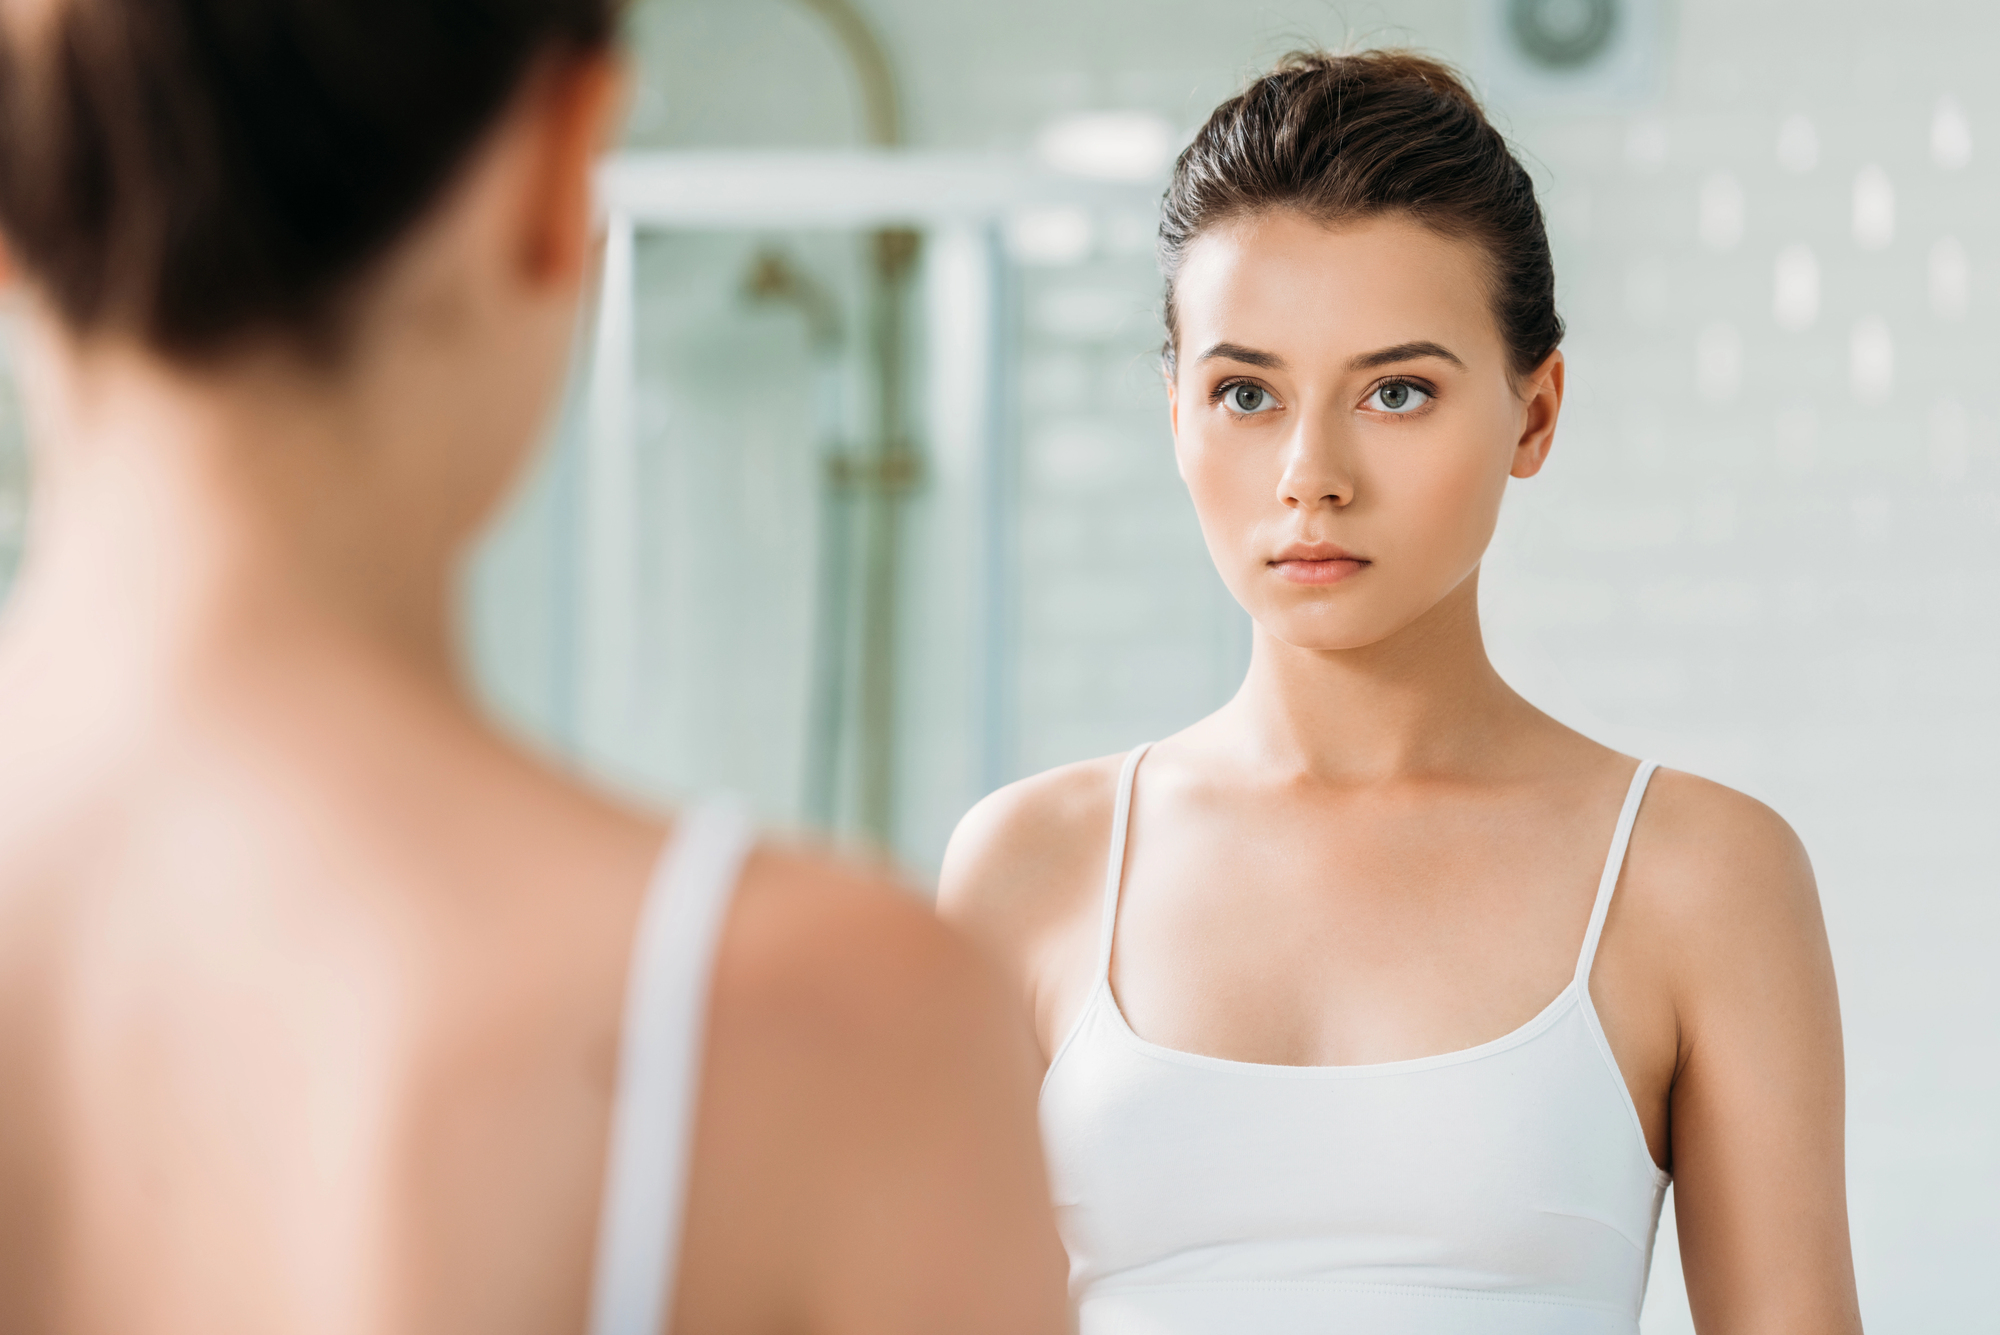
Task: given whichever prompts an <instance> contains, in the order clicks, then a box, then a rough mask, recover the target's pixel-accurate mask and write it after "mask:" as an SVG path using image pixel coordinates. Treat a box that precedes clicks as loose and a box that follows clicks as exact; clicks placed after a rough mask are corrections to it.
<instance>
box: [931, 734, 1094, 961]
mask: <svg viewBox="0 0 2000 1335" xmlns="http://www.w3.org/2000/svg"><path fill="white" fill-rule="evenodd" d="M1124 759H1125V758H1124V757H1123V756H1103V757H1099V758H1098V759H1095V760H1085V761H1079V762H1077V763H1076V764H1072V765H1064V766H1062V767H1060V768H1058V769H1052V770H1047V771H1045V772H1043V773H1041V774H1037V775H1034V776H1033V777H1032V778H1027V779H1022V780H1020V781H1019V782H1017V783H1011V784H1009V785H1007V786H1006V787H1005V788H1002V789H1000V790H999V791H998V792H995V793H993V794H991V795H990V796H988V797H987V798H985V799H984V800H983V801H981V802H980V803H979V804H978V805H977V806H975V807H973V808H972V810H971V811H969V812H967V813H966V815H965V818H964V819H963V820H961V821H960V822H959V823H958V829H957V830H955V831H954V832H953V833H952V837H951V844H950V846H949V847H948V848H947V849H946V850H945V858H944V869H943V871H942V873H941V874H940V875H939V878H938V911H939V912H940V913H942V914H943V915H944V916H945V917H946V918H948V919H950V920H952V921H953V922H956V923H958V924H959V925H960V926H962V927H964V928H965V929H966V930H968V931H970V932H972V933H973V934H974V935H975V936H977V937H979V938H980V939H982V940H983V941H985V942H987V943H988V944H990V945H994V946H998V947H1000V948H1001V949H1002V951H1003V953H1005V954H1013V953H1014V950H1015V948H1018V946H1019V945H1020V944H1021V943H1022V942H1023V941H1024V940H1025V939H1028V938H1033V937H1035V936H1038V935H1040V934H1041V933H1042V932H1044V931H1046V930H1048V929H1049V928H1050V927H1052V926H1053V925H1055V924H1056V923H1057V922H1059V921H1062V920H1065V919H1067V918H1068V917H1070V916H1071V915H1072V914H1073V913H1075V912H1076V911H1077V909H1078V907H1079V904H1080V902H1081V903H1094V902H1095V891H1096V889H1097V882H1098V873H1099V870H1100V869H1101V868H1102V867H1103V865H1104V860H1105V858H1106V856H1107V855H1108V853H1109V851H1110V845H1111V813H1112V808H1113V806H1114V804H1115V803H1116V800H1117V787H1118V772H1119V769H1120V767H1121V766H1122V765H1123V764H1124Z"/></svg>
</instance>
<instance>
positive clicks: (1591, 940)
mask: <svg viewBox="0 0 2000 1335" xmlns="http://www.w3.org/2000/svg"><path fill="white" fill-rule="evenodd" d="M1659 767H1660V766H1659V763H1658V762H1657V761H1652V760H1642V761H1640V762H1639V768H1638V769H1637V770H1635V771H1633V774H1632V786H1631V787H1630V788H1628V789H1626V790H1625V805H1624V807H1623V808H1622V809H1621V810H1620V811H1619V813H1618V827H1617V828H1616V829H1615V830H1613V831H1612V832H1611V852H1610V853H1609V854H1608V855H1607V856H1606V857H1605V859H1604V875H1603V876H1601V877H1599V878H1598V882H1597V902H1596V903H1595V904H1593V905H1591V908H1590V926H1589V927H1588V928H1586V929H1584V933H1583V950H1582V951H1581V952H1580V953H1579V954H1578V955H1577V959H1576V980H1577V982H1579V983H1581V984H1583V985H1584V986H1585V996H1586V997H1587V996H1588V995H1589V983H1590V966H1591V965H1592V964H1593V963H1594V962H1595V961H1596V959H1597V938H1598V937H1600V936H1602V935H1603V934H1604V919H1605V915H1606V914H1608V913H1610V912H1611V894H1612V892H1613V891H1615V890H1616V889H1617V888H1618V874H1619V872H1621V871H1623V870H1624V867H1625V846H1626V845H1627V844H1629V843H1631V842H1632V824H1633V822H1634V821H1636V820H1638V819H1639V803H1640V802H1642V801H1643V800H1645V796H1646V785H1647V784H1648V783H1650V782H1651V781H1652V778H1653V771H1654V770H1656V769H1658V768H1659Z"/></svg>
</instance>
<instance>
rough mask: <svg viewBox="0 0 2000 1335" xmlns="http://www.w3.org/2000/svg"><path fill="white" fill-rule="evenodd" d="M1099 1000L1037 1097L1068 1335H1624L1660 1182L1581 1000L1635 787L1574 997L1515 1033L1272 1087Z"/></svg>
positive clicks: (1128, 793)
mask: <svg viewBox="0 0 2000 1335" xmlns="http://www.w3.org/2000/svg"><path fill="white" fill-rule="evenodd" d="M1145 750H1146V748H1145V747H1143V746H1142V747H1140V748H1139V749H1138V750H1136V751H1134V752H1132V754H1131V755H1130V756H1128V757H1127V758H1126V760H1125V768H1124V772H1123V773H1122V774H1121V775H1120V776H1119V779H1118V801H1117V806H1116V808H1115V814H1114V816H1113V818H1112V827H1111V860H1110V869H1109V871H1108V873H1107V875H1106V878H1105V887H1104V926H1103V930H1102V940H1101V944H1100V947H1099V950H1098V978H1097V985H1096V987H1095V989H1094V990H1093V991H1092V992H1091V994H1090V998H1089V1000H1088V1001H1086V1002H1085V1003H1084V1007H1083V1013H1082V1015H1080V1016H1079V1017H1078V1018H1077V1021H1076V1024H1075V1026H1074V1027H1073V1028H1072V1029H1071V1030H1070V1033H1069V1036H1068V1037H1067V1038H1066V1039H1065V1040H1064V1041H1063V1044H1062V1047H1061V1048H1060V1049H1059V1050H1058V1051H1057V1053H1056V1056H1055V1060H1054V1061H1053V1062H1052V1063H1051V1064H1050V1066H1049V1072H1048V1076H1047V1078H1046V1079H1045V1080H1044V1082H1043V1085H1042V1099H1041V1121H1042V1135H1043V1138H1044V1141H1045V1143H1046V1146H1047V1150H1048V1155H1049V1170H1050V1178H1051V1184H1052V1186H1053V1189H1054V1193H1055V1201H1056V1210H1057V1218H1058V1222H1059V1223H1060V1226H1061V1229H1062V1236H1063V1242H1064V1244H1065V1246H1067V1248H1068V1250H1069V1257H1070V1293H1071V1296H1072V1299H1073V1300H1074V1301H1075V1302H1076V1303H1077V1305H1078V1309H1079V1315H1078V1324H1079V1329H1080V1331H1081V1332H1082V1335H1222V1333H1223V1332H1229V1333H1230V1335H1244V1333H1245V1332H1249V1333H1253V1335H1263V1333H1265V1332H1269V1333H1270V1335H1280V1333H1281V1332H1282V1333H1283V1335H1293V1333H1294V1332H1305V1331H1352V1332H1357V1335H1359V1333H1361V1332H1367V1333H1368V1335H1375V1333H1376V1332H1388V1331H1396V1332H1401V1331H1411V1332H1424V1335H1473V1332H1479V1335H1527V1332H1534V1333H1535V1335H1633V1333H1634V1332H1636V1331H1637V1330H1638V1321H1639V1305H1640V1302H1641V1301H1642V1300H1643V1298H1644V1297H1645V1292H1646V1272H1647V1268H1648V1265H1649V1263H1650V1260H1651V1256H1652V1247H1653V1234H1654V1230H1655V1228H1656V1227H1657V1225H1658V1223H1659V1216H1660V1202H1661V1199H1662V1196H1663V1194H1664V1192H1665V1190H1666V1186H1667V1175H1666V1174H1665V1173H1663V1172H1661V1171H1660V1170H1659V1169H1658V1168H1657V1167H1656V1166H1655V1165H1654V1163H1653V1160H1652V1157H1651V1155H1650V1154H1648V1152H1647V1150H1646V1140H1645V1133H1644V1131H1643V1130H1642V1129H1641V1127H1640V1124H1639V1115H1638V1112H1637V1110H1636V1109H1635V1108H1634V1107H1633V1105H1632V1099H1631V1095H1630V1094H1629V1093H1628V1092H1627V1091H1626V1087H1625V1080H1624V1077H1623V1076H1622V1075H1620V1073H1619V1070H1618V1064H1617V1062H1616V1061H1615V1060H1614V1059H1613V1057H1612V1055H1611V1047H1610V1045H1609V1044H1608V1043H1607V1042H1606V1041H1605V1037H1604V1029H1603V1027H1602V1026H1601V1025H1600V1024H1599V1023H1598V1019H1597V1012H1596V1010H1595V1009H1594V1008H1593V1007H1592V1005H1591V1001H1590V986H1589V980H1590V964H1591V960H1592V958H1593V957H1594V956H1595V955H1596V953H1597V939H1598V935H1599V934H1600V933H1601V932H1602V930H1603V928H1604V915H1605V911H1606V910H1607V909H1609V908H1610V905H1611V893H1612V890H1613V888H1614V887H1615V886H1616V885H1617V884H1618V872H1619V868H1620V867H1621V866H1622V865H1623V863H1624V860H1625V845H1626V841H1627V840H1628V839H1629V837H1630V835H1631V833H1632V822H1633V820H1634V818H1635V817H1636V816H1637V815H1638V811H1639V802H1640V799H1641V798H1642V797H1643V796H1644V794H1645V791H1646V782H1647V780H1648V779H1649V778H1650V777H1651V776H1652V773H1653V769H1654V766H1653V764H1652V763H1651V762H1647V763H1644V764H1641V765H1640V766H1639V768H1638V772H1637V773H1635V774H1634V775H1633V776H1632V786H1631V790H1630V791H1629V793H1628V794H1627V795H1626V798H1625V806H1624V809H1623V810H1622V811H1621V812H1620V813H1619V815H1618V826H1617V829H1616V831H1615V832H1614V833H1613V835H1612V838H1611V853H1610V856H1609V857H1608V858H1607V859H1606V860H1605V864H1604V875H1603V877H1602V879H1601V880H1600V881H1599V883H1598V889H1597V902H1596V904H1595V905H1594V906H1593V908H1592V909H1591V913H1590V924H1589V926H1588V927H1587V928H1586V929H1585V931H1584V936H1583V949H1582V953H1581V955H1580V957H1579V958H1578V960H1577V964H1576V974H1575V976H1574V978H1572V980H1571V981H1570V983H1569V985H1568V986H1567V987H1565V988H1564V989H1563V990H1562V992H1561V993H1560V994H1558V995H1557V997H1556V998H1555V1000H1553V1001H1551V1002H1550V1003H1549V1004H1548V1005H1547V1007H1545V1008H1544V1009H1543V1010H1542V1012H1541V1014H1539V1015H1537V1016H1536V1017H1535V1018H1534V1019H1532V1020H1530V1021H1528V1022H1527V1023H1526V1024H1524V1025H1522V1026H1521V1027H1520V1028H1519V1029H1516V1030H1515V1031H1514V1032H1513V1033H1511V1034H1507V1035H1505V1036H1504V1037H1501V1038H1496V1039H1494V1040H1493V1041H1492V1042H1490V1043H1482V1044H1480V1045H1479V1046H1478V1047H1475V1048H1466V1049H1464V1050H1463V1051H1460V1052H1447V1053H1443V1054H1440V1055H1438V1056H1435V1057H1417V1058H1413V1059H1411V1060H1408V1061H1396V1062H1380V1063H1376V1064H1373V1065H1366V1066H1267V1065H1262V1064H1259V1063H1255V1062H1239V1061H1228V1060H1225V1059H1223V1058H1219V1057H1204V1056H1200V1055H1197V1054H1195V1053H1189V1052H1179V1051H1176V1050H1174V1049H1171V1048H1163V1047H1160V1046H1159V1045H1158V1044H1154V1043H1148V1042H1147V1041H1146V1040H1145V1039H1143V1038H1140V1037H1139V1036H1138V1035H1137V1034H1135V1033H1134V1032H1133V1031H1132V1029H1131V1026H1130V1025H1128V1024H1127V1023H1126V1022H1125V1017H1124V1016H1123V1014H1121V1013H1120V1011H1119V1009H1118V1002H1117V999H1116V998H1115V997H1114V996H1113V995H1112V992H1111V981H1110V964H1111V939H1112V931H1113V928H1114V926H1115V925H1116V922H1117V917H1118V890H1119V882H1120V880H1121V878H1122V873H1123V869H1124V862H1125V830H1126V821H1127V817H1128V815H1129V813H1130V810H1131V802H1132V775H1133V772H1134V771H1135V770H1136V769H1137V767H1138V763H1139V758H1140V756H1142V755H1143V754H1144V753H1145Z"/></svg>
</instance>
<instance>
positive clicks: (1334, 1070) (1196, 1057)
mask: <svg viewBox="0 0 2000 1335" xmlns="http://www.w3.org/2000/svg"><path fill="white" fill-rule="evenodd" d="M1152 745H1153V744H1152V743H1151V742H1142V743H1140V744H1139V745H1138V746H1136V747H1134V748H1133V749H1132V750H1131V751H1130V752H1129V753H1127V755H1126V757H1125V763H1124V766H1123V768H1122V769H1121V770H1120V771H1119V775H1118V794H1117V802H1116V805H1115V806H1114V807H1113V809H1112V817H1111V853H1110V857H1109V860H1108V866H1107V868H1106V871H1105V887H1104V906H1103V920H1102V923H1101V925H1100V928H1099V943H1098V959H1097V981H1096V983H1095V985H1094V986H1093V987H1092V988H1091V991H1090V995H1089V996H1088V997H1087V998H1086V999H1085V1001H1084V1004H1083V1007H1082V1009H1081V1011H1080V1012H1079V1013H1078V1015H1077V1017H1076V1020H1075V1022H1074V1023H1073V1024H1071V1026H1070V1029H1069V1033H1068V1034H1066V1035H1065V1036H1064V1037H1063V1041H1062V1043H1061V1044H1060V1045H1059V1046H1058V1047H1057V1048H1056V1052H1055V1055H1054V1056H1053V1057H1052V1058H1051V1059H1050V1061H1049V1065H1048V1071H1047V1072H1045V1073H1044V1075H1043V1077H1042V1084H1043V1087H1044V1088H1046V1087H1047V1085H1048V1079H1049V1076H1050V1075H1053V1074H1054V1072H1055V1069H1056V1067H1057V1066H1058V1065H1059V1064H1060V1063H1061V1062H1062V1059H1063V1056H1064V1054H1065V1053H1067V1052H1068V1051H1069V1049H1070V1046H1071V1045H1072V1044H1073V1043H1074V1042H1075V1041H1076V1037H1077V1035H1078V1034H1080V1033H1082V1032H1083V1030H1084V1028H1085V1026H1086V1025H1087V1023H1088V1022H1089V1019H1090V1015H1091V1012H1092V1011H1093V1010H1095V1009H1096V1008H1097V1007H1099V1006H1102V1007H1104V1009H1105V1010H1106V1011H1107V1012H1108V1013H1109V1015H1110V1018H1111V1022H1112V1028H1113V1031H1114V1032H1115V1033H1117V1034H1118V1035H1119V1036H1120V1037H1121V1038H1122V1039H1124V1040H1125V1041H1126V1042H1128V1043H1130V1044H1132V1045H1134V1046H1135V1047H1137V1048H1138V1049H1139V1050H1140V1051H1142V1052H1144V1053H1146V1054H1147V1055H1149V1056H1152V1057H1157V1058H1160V1059H1162V1060H1165V1061H1170V1062H1176V1063H1179V1064H1181V1065H1186V1066H1194V1067H1199V1068H1204V1069H1207V1070H1212V1071H1229V1072H1235V1073H1238V1074H1243V1075H1253V1076H1269V1077H1274V1078H1278V1079H1331V1080H1338V1079H1358V1078H1366V1077H1369V1076H1378V1075H1399V1074H1403V1073H1406V1072H1414V1071H1423V1070H1430V1069H1434V1068H1437V1067H1442V1066H1453V1065H1457V1064H1459V1063H1462V1062H1472V1061H1478V1060H1480V1059H1481V1058H1484V1057H1492V1056H1497V1055H1498V1054H1500V1053H1502V1052H1505V1051H1507V1050H1509V1049H1510V1048H1514V1047H1518V1046H1519V1045H1521V1044H1523V1043H1526V1042H1528V1041H1529V1040H1531V1039H1533V1038H1534V1037H1536V1036H1537V1035H1538V1034H1540V1033H1541V1032H1542V1031H1543V1030H1545V1029H1547V1028H1548V1027H1549V1026H1550V1025H1552V1024H1554V1023H1555V1022H1556V1021H1557V1020H1559V1019H1560V1018H1561V1017H1562V1015H1563V1014H1564V1012H1565V1011H1567V1010H1569V1009H1570V1008H1571V1007H1572V1006H1577V1005H1579V1004H1580V1005H1581V1007H1582V1009H1583V1011H1584V1014H1585V1017H1586V1018H1587V1020H1588V1021H1589V1025H1590V1028H1591V1029H1592V1030H1593V1031H1597V1032H1599V1033H1600V1034H1601V1030H1602V1026H1601V1024H1600V1023H1599V1022H1598V1019H1597V1013H1596V1008H1595V1007H1594V1006H1592V1005H1591V1003H1590V992H1589V986H1590V969H1591V966H1592V964H1594V963H1595V962H1596V958H1597V943H1598V940H1599V938H1600V937H1601V936H1602V935H1603V932H1604V920H1605V916H1606V914H1607V913H1608V912H1609V911H1610V908H1611V897H1612V894H1613V892H1614V891H1615V890H1616V889H1617V886H1618V878H1619V875H1620V873H1621V872H1622V871H1623V870H1624V866H1625V849H1626V847H1627V845H1628V844H1629V843H1630V842H1631V838H1632V826H1633V823H1634V822H1635V821H1636V820H1637V819H1638V815H1639V804H1640V802H1641V801H1642V800H1643V799H1644V797H1645V795H1646V788H1647V785H1648V784H1649V783H1650V782H1651V780H1652V777H1653V772H1654V771H1655V770H1656V769H1658V768H1659V765H1658V762H1656V761H1651V760H1641V761H1640V762H1639V765H1638V768H1637V769H1636V770H1634V771H1633V774H1632V780H1631V783H1630V784H1629V785H1628V786H1627V788H1626V792H1625V802H1624V805H1623V806H1622V807H1621V808H1620V809H1619V812H1618V824H1617V826H1616V827H1615V828H1614V829H1613V831H1612V836H1611V847H1610V849H1609V851H1608V853H1607V854H1606V857H1605V861H1604V870H1603V872H1602V873H1601V874H1600V875H1599V877H1598V884H1597V897H1596V899H1595V900H1594V901H1593V903H1592V904H1591V910H1590V921H1589V923H1588V925H1587V926H1586V927H1585V929H1584V937H1583V945H1582V948H1581V949H1580V950H1579V952H1578V955H1577V962H1576V971H1575V972H1574V974H1572V975H1571V977H1570V980H1569V982H1567V983H1566V984H1564V985H1563V988H1562V990H1561V991H1559V992H1557V993H1556V995H1555V996H1554V997H1553V998H1551V999H1550V1001H1549V1003H1548V1004H1547V1005H1545V1006H1543V1007H1542V1008H1541V1010H1539V1011H1537V1012H1536V1013H1535V1014H1534V1016H1532V1017H1531V1018H1530V1019H1528V1020H1527V1021H1526V1022H1525V1023H1523V1024H1520V1025H1518V1026H1516V1027H1515V1028H1513V1029H1510V1030H1508V1031H1507V1032H1506V1033H1504V1034H1501V1035H1500V1036H1499V1037H1497V1038H1490V1039H1487V1040H1486V1041H1484V1042H1481V1043H1475V1044H1474V1045H1472V1046H1471V1047H1467V1048H1454V1049H1451V1050H1449V1051H1446V1052H1437V1053H1430V1054H1427V1055H1424V1056H1418V1057H1399V1058H1396V1059H1394V1060H1391V1061H1381V1062H1344V1063H1339V1064H1335V1065H1298V1066H1294V1065H1289V1064H1286V1063H1281V1062H1252V1061H1241V1060H1239V1059H1237V1058H1233V1057H1216V1056H1211V1055H1210V1054H1208V1053H1204V1052H1189V1051H1187V1050H1186V1049H1184V1048H1172V1047H1167V1046H1166V1045H1164V1044H1161V1043H1155V1042H1153V1041H1152V1040H1151V1039H1148V1038H1146V1037H1145V1036H1144V1035H1142V1034H1140V1033H1139V1031H1138V1030H1136V1029H1134V1028H1133V1027H1132V1023H1131V1021H1130V1020H1128V1019H1127V1018H1126V1016H1125V1009H1124V1007H1122V1006H1120V1005H1119V1004H1118V995H1117V993H1116V992H1114V991H1113V990H1112V987H1111V948H1112V943H1113V937H1114V933H1115V931H1116V928H1117V923H1118V900H1119V894H1120V891H1121V890H1122V888H1123V882H1124V873H1125V851H1126V847H1125V846H1126V837H1127V832H1128V827H1129V825H1130V819H1131V812H1132V786H1133V780H1134V777H1135V776H1136V775H1137V773H1138V769H1139V761H1140V760H1141V759H1142V758H1144V756H1145V754H1146V752H1147V751H1148V750H1149V749H1151V747H1152ZM1599 1041H1600V1042H1603V1043H1605V1056H1606V1057H1607V1059H1609V1058H1610V1056H1611V1054H1610V1051H1609V1044H1608V1042H1607V1041H1606V1040H1604V1039H1602V1038H1601V1037H1600V1039H1599ZM1613 1065H1614V1068H1615V1066H1616V1063H1615V1061H1614V1062H1613ZM1619 1083H1620V1085H1621V1086H1622V1085H1623V1084H1624V1080H1623V1078H1622V1076H1621V1078H1620V1080H1619ZM1626 1103H1627V1105H1628V1109H1629V1111H1630V1112H1631V1114H1632V1121H1633V1124H1634V1125H1635V1126H1638V1125H1640V1123H1639V1112H1638V1108H1637V1107H1636V1106H1633V1105H1632V1104H1631V1096H1630V1091H1629V1090H1627V1091H1626ZM1641 1143H1642V1144H1643V1143H1644V1133H1643V1130H1642V1131H1641ZM1651 1159H1652V1156H1651V1153H1650V1152H1648V1154H1647V1161H1648V1162H1649V1163H1650V1162H1651ZM1653 1167H1654V1170H1655V1172H1660V1169H1659V1167H1658V1165H1657V1164H1655V1165H1653Z"/></svg>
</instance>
